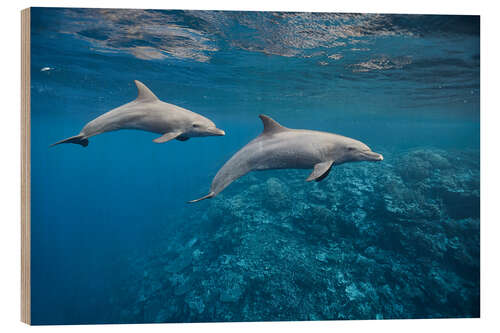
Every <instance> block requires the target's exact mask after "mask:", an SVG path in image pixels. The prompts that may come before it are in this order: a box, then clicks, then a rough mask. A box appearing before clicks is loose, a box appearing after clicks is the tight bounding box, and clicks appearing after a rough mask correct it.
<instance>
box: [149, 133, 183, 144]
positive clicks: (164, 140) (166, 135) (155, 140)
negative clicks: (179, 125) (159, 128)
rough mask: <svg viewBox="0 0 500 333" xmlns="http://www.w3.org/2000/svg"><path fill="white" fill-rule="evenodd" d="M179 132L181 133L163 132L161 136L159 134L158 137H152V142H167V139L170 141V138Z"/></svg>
mask: <svg viewBox="0 0 500 333" xmlns="http://www.w3.org/2000/svg"><path fill="white" fill-rule="evenodd" d="M181 134H182V133H181V132H169V133H165V134H163V135H162V136H160V137H159V138H156V139H154V140H153V142H156V143H164V142H167V141H170V140H173V139H175V138H177V137H178V136H179V135H181Z"/></svg>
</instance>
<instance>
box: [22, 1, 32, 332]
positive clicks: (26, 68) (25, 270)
mask: <svg viewBox="0 0 500 333" xmlns="http://www.w3.org/2000/svg"><path fill="white" fill-rule="evenodd" d="M30 36H31V10H30V8H26V9H23V10H22V11H21V321H22V322H24V323H26V324H31V267H30V264H31V235H30V231H31V230H30V229H31V202H30V197H31V195H30V189H31V166H30V155H31V147H30V143H31V127H30V118H31V117H30V107H31V94H30V93H31V92H30V87H31V77H30V55H31V48H30V43H31V40H30Z"/></svg>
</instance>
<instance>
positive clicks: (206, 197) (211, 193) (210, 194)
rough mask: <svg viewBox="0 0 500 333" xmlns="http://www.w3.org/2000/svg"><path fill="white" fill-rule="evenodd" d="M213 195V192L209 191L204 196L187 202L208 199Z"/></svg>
mask: <svg viewBox="0 0 500 333" xmlns="http://www.w3.org/2000/svg"><path fill="white" fill-rule="evenodd" d="M213 197H215V192H210V193H208V194H207V195H205V196H204V197H201V198H199V199H194V200H191V201H188V203H195V202H198V201H201V200H205V199H210V198H213Z"/></svg>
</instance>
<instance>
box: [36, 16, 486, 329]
mask: <svg viewBox="0 0 500 333" xmlns="http://www.w3.org/2000/svg"><path fill="white" fill-rule="evenodd" d="M479 73H480V33H479V16H449V15H383V14H346V13H345V14H335V13H300V12H236V11H177V10H176V11H170V10H137V9H135V10H119V9H76V8H74V9H65V8H32V10H31V318H32V323H33V324H39V325H44V324H98V323H150V322H153V323H161V322H229V321H281V320H287V321H298V320H300V321H302V320H360V319H363V320H367V319H403V318H459V317H479V315H480V283H479V282H480V75H479ZM135 80H137V82H135ZM136 98H137V99H136ZM160 101H163V102H165V103H169V104H165V103H162V102H160ZM129 102H132V103H129ZM126 103H129V104H126ZM148 103H149V104H148ZM121 106H123V107H122V108H120V109H117V110H114V111H113V112H114V113H113V114H111V113H110V114H107V116H103V117H101V118H98V117H100V116H101V115H103V114H106V113H107V112H108V111H110V110H112V109H115V108H117V107H121ZM186 110H189V111H191V112H193V113H189V112H187V111H186ZM126 112H129V113H126ZM154 112H158V114H163V113H162V112H164V114H166V115H167V116H170V115H173V114H176V115H182V117H184V118H182V117H181V118H182V119H184V120H183V121H184V122H182V121H180V120H176V122H169V121H167V122H166V123H165V124H163V123H162V124H163V125H161V126H160V123H161V122H162V121H163V120H164V118H161V119H160V118H158V119H160V120H161V121H160V120H158V121H156V122H150V123H148V124H146V125H147V126H149V127H147V126H146V125H145V123H144V124H142V125H141V126H142V127H141V126H139V125H138V124H139V123H138V122H139V120H137V119H139V118H140V117H143V118H140V119H144V117H146V116H150V115H151V114H156V113H154ZM124 114H128V115H130V117H128V118H127V120H124V119H123V115H124ZM113 115H114V116H113ZM112 116H113V117H115V118H113V117H112ZM259 116H261V117H260V118H259ZM119 117H122V118H120V119H118V118H119ZM138 117H139V118H138ZM179 117H180V116H179ZM186 117H187V118H186ZM96 118H98V119H96ZM94 119H96V120H94ZM117 119H118V120H117ZM169 119H170V118H169ZM176 119H177V118H176ZM179 119H180V118H179ZM185 119H188V120H189V121H188V120H185ZM192 119H195V120H192ZM125 121H128V123H127V124H128V125H124V122H125ZM89 122H90V123H89ZM105 122H106V124H104V123H105ZM120 122H121V123H120ZM88 123H89V125H86V124H88ZM181 123H182V124H184V125H182V126H184V127H182V126H181V125H179V124H181ZM186 123H189V129H186V128H187V127H186V126H188V125H185V124H186ZM131 124H132V125H131ZM172 124H174V125H175V126H174V125H172ZM280 124H281V125H280ZM84 126H85V127H84ZM120 126H121V127H120ZM162 126H163V127H162ZM169 126H170V127H169ZM160 127H161V128H160ZM167 127H168V131H167V130H165V128H167ZM181 127H182V128H181ZM127 128H128V129H127ZM133 129H135V130H133ZM137 129H142V130H137ZM291 129H301V130H312V131H320V132H311V131H296V130H291ZM164 132H165V133H164ZM261 133H262V134H261ZM328 133H334V134H338V135H341V136H334V135H331V134H328ZM97 134H99V135H97ZM301 135H304V136H301ZM66 138H69V139H66ZM255 138H257V139H255ZM279 138H282V139H279ZM254 139H255V140H254ZM61 140H66V141H65V143H73V144H60V145H56V146H53V147H51V145H52V144H54V143H58V142H60V141H61ZM153 140H155V141H154V142H153ZM252 140H254V141H252ZM315 140H316V141H315ZM278 141H279V142H278ZM318 142H327V143H328V144H327V146H328V147H330V148H331V147H340V146H342V147H343V148H342V149H344V148H345V149H344V150H335V151H334V152H333V151H330V150H328V149H330V148H328V149H327V148H324V149H323V148H322V147H319V146H318ZM332 142H334V143H335V144H333V143H332ZM75 143H76V144H75ZM325 144H326V143H325ZM245 145H247V146H246V147H245V149H246V150H242V151H241V152H240V153H238V154H236V153H237V152H238V151H239V150H240V149H241V148H242V147H244V146H245ZM248 147H249V148H248ZM318 147H319V148H318ZM325 147H326V146H325ZM247 148H248V149H247ZM250 148H252V149H250ZM273 149H274V150H273ZM332 149H333V148H332ZM335 149H337V148H335ZM338 149H340V148H338ZM351 149H352V150H354V151H355V152H356V153H359V154H361V155H362V156H364V157H363V158H361V157H359V156H361V155H359V154H358V155H352V154H354V153H351ZM299 150H300V151H299ZM311 152H318V154H320V155H321V156H322V158H319V157H318V158H317V156H319V155H317V154H316V155H314V154H313V153H311ZM287 153H289V155H286V154H287ZM309 153H311V154H312V155H307V154H309ZM235 154H236V155H235ZM259 154H260V155H259ZM349 154H351V155H349ZM285 155H286V156H285ZM313 155H314V156H316V157H314V156H313ZM233 156H234V157H233ZM287 156H288V157H287ZM291 156H292V157H291ZM367 156H371V158H368V157H367ZM323 157H325V158H323ZM230 159H231V161H232V162H231V163H229V162H228V164H226V166H224V165H225V163H226V162H227V161H228V160H230ZM353 162H356V163H353ZM252 163H253V164H252ZM311 163H312V164H311ZM249 165H250V166H249ZM223 166H224V167H223ZM245 168H246V169H245ZM221 169H222V170H223V171H220V172H219V170H221ZM218 172H219V173H218ZM216 175H217V177H216ZM214 177H215V179H214ZM306 179H307V180H310V181H306ZM314 180H316V181H314ZM204 196H208V197H207V198H206V200H203V201H199V202H193V203H188V201H192V200H195V199H198V198H203V197H204Z"/></svg>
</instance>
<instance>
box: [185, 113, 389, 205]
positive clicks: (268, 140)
mask: <svg viewBox="0 0 500 333" xmlns="http://www.w3.org/2000/svg"><path fill="white" fill-rule="evenodd" d="M259 117H260V119H261V120H262V123H263V124H264V130H263V132H262V133H261V134H260V135H259V136H258V137H256V138H255V139H253V140H252V141H250V142H249V143H248V144H247V145H246V146H244V147H243V148H241V149H240V150H239V151H238V152H237V153H236V154H234V155H233V156H232V157H231V158H230V159H229V161H227V162H226V164H224V165H223V166H222V168H221V169H220V170H219V171H218V172H217V174H216V175H215V178H214V179H213V181H212V185H211V187H210V193H208V194H207V195H206V196H204V197H201V198H199V199H196V200H191V201H189V202H190V203H192V202H197V201H200V200H204V199H209V198H213V197H215V196H216V195H217V194H219V193H220V192H221V191H222V190H224V189H225V188H226V187H227V186H228V185H229V184H231V183H232V182H233V181H234V180H236V179H238V178H240V177H241V176H243V175H245V174H247V173H248V172H250V171H255V170H268V169H313V171H312V173H311V174H310V175H309V177H308V178H307V179H306V180H307V181H312V180H315V181H321V180H322V179H324V178H325V177H326V176H327V175H328V173H329V172H330V170H331V168H332V166H333V165H339V164H342V163H346V162H357V161H382V160H383V159H384V158H383V156H382V155H381V154H378V153H374V152H372V151H371V150H370V148H368V146H367V145H365V144H364V143H362V142H360V141H358V140H354V139H351V138H348V137H345V136H341V135H337V134H333V133H326V132H319V131H310V130H300V129H291V128H286V127H283V126H281V125H280V124H279V123H277V122H276V121H274V120H273V119H271V118H270V117H268V116H265V115H260V116H259Z"/></svg>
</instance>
